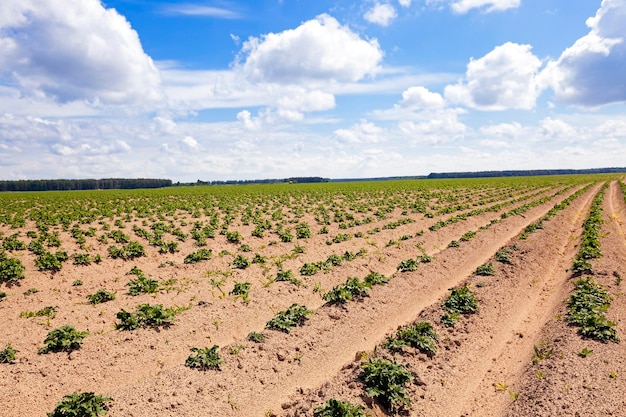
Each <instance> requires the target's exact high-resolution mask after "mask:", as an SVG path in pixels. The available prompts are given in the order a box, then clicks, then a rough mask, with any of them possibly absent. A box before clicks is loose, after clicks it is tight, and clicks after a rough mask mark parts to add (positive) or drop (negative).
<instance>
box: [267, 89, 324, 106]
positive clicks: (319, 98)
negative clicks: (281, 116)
mask: <svg viewBox="0 0 626 417" xmlns="http://www.w3.org/2000/svg"><path fill="white" fill-rule="evenodd" d="M277 105H278V107H279V108H281V109H292V110H298V111H306V112H310V111H323V110H330V109H332V108H334V107H335V96H334V95H332V94H330V93H326V92H323V91H319V90H313V91H306V90H304V89H302V88H296V89H293V90H291V91H287V92H286V94H285V95H284V96H283V97H281V98H279V99H278V102H277Z"/></svg>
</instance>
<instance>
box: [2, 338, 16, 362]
mask: <svg viewBox="0 0 626 417" xmlns="http://www.w3.org/2000/svg"><path fill="white" fill-rule="evenodd" d="M17 352H19V351H18V350H15V349H14V348H13V346H11V343H8V344H7V346H6V347H5V348H4V349H2V350H0V363H13V362H14V361H15V354H16V353H17Z"/></svg>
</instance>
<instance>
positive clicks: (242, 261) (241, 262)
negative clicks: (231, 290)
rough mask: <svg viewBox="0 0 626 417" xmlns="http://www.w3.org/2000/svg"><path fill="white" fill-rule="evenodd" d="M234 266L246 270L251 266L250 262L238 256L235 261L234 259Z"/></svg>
mask: <svg viewBox="0 0 626 417" xmlns="http://www.w3.org/2000/svg"><path fill="white" fill-rule="evenodd" d="M232 265H233V266H234V267H235V268H237V269H246V268H247V267H249V266H250V261H249V260H248V259H247V258H246V257H244V256H241V255H237V256H236V257H235V259H233V262H232Z"/></svg>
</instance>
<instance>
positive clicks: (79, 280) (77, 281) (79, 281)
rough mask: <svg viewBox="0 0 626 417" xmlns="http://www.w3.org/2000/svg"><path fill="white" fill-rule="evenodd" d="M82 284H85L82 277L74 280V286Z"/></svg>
mask: <svg viewBox="0 0 626 417" xmlns="http://www.w3.org/2000/svg"><path fill="white" fill-rule="evenodd" d="M81 285H83V280H81V279H77V280H76V281H74V282H72V287H80V286H81Z"/></svg>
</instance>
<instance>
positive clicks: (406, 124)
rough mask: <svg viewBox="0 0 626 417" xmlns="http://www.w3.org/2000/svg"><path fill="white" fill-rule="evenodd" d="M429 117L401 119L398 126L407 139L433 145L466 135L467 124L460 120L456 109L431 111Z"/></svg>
mask: <svg viewBox="0 0 626 417" xmlns="http://www.w3.org/2000/svg"><path fill="white" fill-rule="evenodd" d="M424 116H426V115H424ZM427 117H428V118H427V119H426V117H424V120H422V121H411V120H405V121H401V122H400V123H399V124H398V128H399V130H400V132H401V133H402V134H403V136H405V137H406V138H407V139H410V140H412V141H414V142H418V143H427V144H431V145H436V144H441V143H445V142H450V141H454V140H458V139H462V138H463V137H464V136H465V132H466V131H467V126H465V125H464V124H463V123H461V122H460V121H459V120H458V112H457V111H456V110H454V109H444V110H439V111H436V112H429V113H427Z"/></svg>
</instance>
